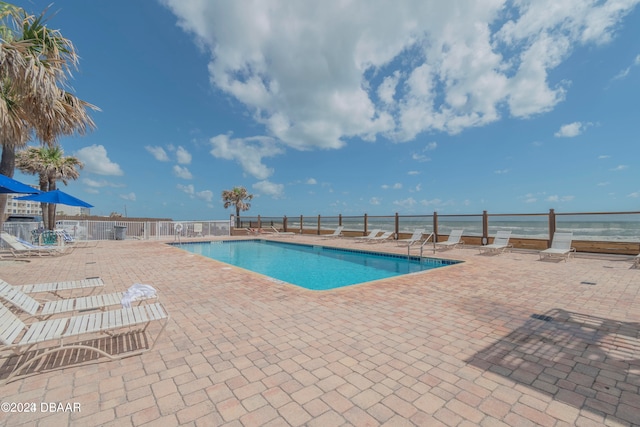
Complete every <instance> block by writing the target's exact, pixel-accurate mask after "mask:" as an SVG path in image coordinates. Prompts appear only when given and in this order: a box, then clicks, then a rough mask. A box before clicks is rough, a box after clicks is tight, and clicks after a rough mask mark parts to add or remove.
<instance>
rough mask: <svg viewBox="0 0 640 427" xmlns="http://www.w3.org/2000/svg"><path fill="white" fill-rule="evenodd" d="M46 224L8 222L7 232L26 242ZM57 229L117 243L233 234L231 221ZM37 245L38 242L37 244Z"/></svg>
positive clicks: (86, 224)
mask: <svg viewBox="0 0 640 427" xmlns="http://www.w3.org/2000/svg"><path fill="white" fill-rule="evenodd" d="M41 225H42V223H39V222H5V223H4V224H3V230H4V231H6V232H7V233H9V234H13V235H14V236H17V237H19V238H21V239H23V240H27V241H31V240H32V236H33V235H34V233H32V232H33V231H34V230H37V229H38V228H39V227H40V226H41ZM56 228H57V229H64V230H65V231H67V233H68V234H69V235H71V236H72V237H73V238H74V239H76V240H114V239H127V238H135V239H142V240H162V239H172V238H175V237H176V236H181V237H207V236H228V235H230V230H231V227H230V224H229V220H213V221H122V220H120V221H96V220H62V221H57V223H56ZM34 243H35V242H34Z"/></svg>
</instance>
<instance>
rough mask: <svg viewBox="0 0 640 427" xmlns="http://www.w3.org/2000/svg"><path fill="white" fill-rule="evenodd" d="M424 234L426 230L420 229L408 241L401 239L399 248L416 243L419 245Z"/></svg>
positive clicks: (398, 242)
mask: <svg viewBox="0 0 640 427" xmlns="http://www.w3.org/2000/svg"><path fill="white" fill-rule="evenodd" d="M423 234H424V229H423V228H420V229H418V230H415V231H414V232H413V234H412V235H411V237H410V238H408V239H399V240H398V241H397V242H396V243H397V244H398V246H412V245H414V244H415V243H418V242H420V241H421V240H422V235H423Z"/></svg>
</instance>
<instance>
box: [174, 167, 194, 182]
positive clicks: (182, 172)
mask: <svg viewBox="0 0 640 427" xmlns="http://www.w3.org/2000/svg"><path fill="white" fill-rule="evenodd" d="M173 174H174V175H175V176H177V177H178V178H182V179H192V178H193V175H192V174H191V172H190V171H189V169H187V168H186V167H183V166H180V165H174V166H173Z"/></svg>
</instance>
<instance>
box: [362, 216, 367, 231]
mask: <svg viewBox="0 0 640 427" xmlns="http://www.w3.org/2000/svg"><path fill="white" fill-rule="evenodd" d="M367 218H368V217H367V214H364V233H363V234H362V235H363V236H366V235H367Z"/></svg>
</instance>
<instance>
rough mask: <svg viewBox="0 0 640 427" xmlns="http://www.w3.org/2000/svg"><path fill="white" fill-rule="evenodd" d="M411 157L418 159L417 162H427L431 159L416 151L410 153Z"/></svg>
mask: <svg viewBox="0 0 640 427" xmlns="http://www.w3.org/2000/svg"><path fill="white" fill-rule="evenodd" d="M411 158H412V159H413V160H416V161H418V162H429V161H431V157H428V156H425V155H424V154H418V153H413V154H412V155H411Z"/></svg>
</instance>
